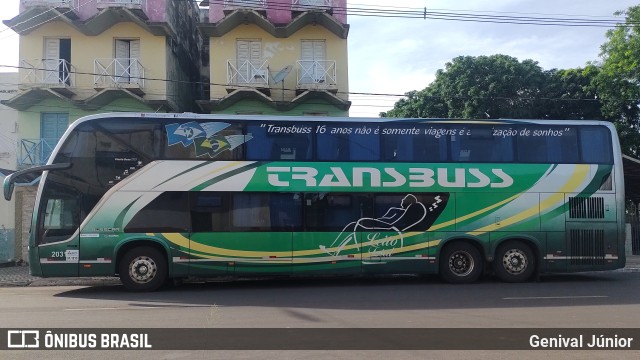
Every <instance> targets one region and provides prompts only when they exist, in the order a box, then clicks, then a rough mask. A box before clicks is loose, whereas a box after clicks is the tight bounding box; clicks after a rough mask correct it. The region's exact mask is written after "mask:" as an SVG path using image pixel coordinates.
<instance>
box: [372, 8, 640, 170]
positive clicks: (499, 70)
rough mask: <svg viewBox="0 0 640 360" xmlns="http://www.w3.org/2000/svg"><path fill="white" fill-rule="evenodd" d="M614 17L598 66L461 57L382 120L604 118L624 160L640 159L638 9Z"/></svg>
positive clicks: (396, 105) (502, 56) (398, 103)
mask: <svg viewBox="0 0 640 360" xmlns="http://www.w3.org/2000/svg"><path fill="white" fill-rule="evenodd" d="M620 14H624V15H625V18H626V20H625V23H624V24H621V25H619V26H617V27H616V28H615V29H612V30H609V31H608V32H607V41H606V42H605V43H604V44H603V45H602V47H601V57H602V62H601V63H600V64H597V63H588V64H586V66H585V67H584V68H579V69H568V70H558V69H552V70H543V69H542V68H540V66H539V65H538V63H537V62H535V61H533V60H524V61H518V60H517V59H515V58H513V57H510V56H507V55H492V56H478V57H473V56H460V57H456V58H454V59H453V60H452V61H451V62H448V63H447V64H446V65H445V68H444V69H440V70H438V71H437V73H436V78H435V80H434V81H433V82H432V83H431V84H429V86H427V87H426V88H424V89H423V90H420V91H411V92H408V93H406V94H405V95H406V97H405V98H403V99H401V100H400V101H398V102H397V103H396V104H395V106H394V108H393V109H391V110H389V111H387V112H383V113H380V116H382V117H422V118H426V117H432V118H491V119H496V118H512V119H526V118H531V119H602V120H607V121H611V122H613V123H614V124H615V125H616V128H617V130H618V134H619V136H620V140H621V145H622V151H623V152H624V153H625V154H628V155H631V156H636V157H637V156H640V26H638V24H639V23H640V5H639V6H633V7H630V8H628V9H627V10H626V11H624V12H622V13H620Z"/></svg>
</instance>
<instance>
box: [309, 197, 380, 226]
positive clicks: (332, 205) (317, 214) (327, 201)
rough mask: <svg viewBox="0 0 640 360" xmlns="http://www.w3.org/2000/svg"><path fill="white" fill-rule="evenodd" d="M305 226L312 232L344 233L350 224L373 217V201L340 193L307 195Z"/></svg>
mask: <svg viewBox="0 0 640 360" xmlns="http://www.w3.org/2000/svg"><path fill="white" fill-rule="evenodd" d="M304 205H305V225H306V229H307V230H312V231H343V230H344V229H345V227H348V225H349V224H353V223H356V222H357V221H358V220H360V219H361V218H364V217H370V216H371V213H370V212H371V205H372V204H371V199H370V198H369V197H367V196H365V195H358V194H340V193H307V194H305V204H304Z"/></svg>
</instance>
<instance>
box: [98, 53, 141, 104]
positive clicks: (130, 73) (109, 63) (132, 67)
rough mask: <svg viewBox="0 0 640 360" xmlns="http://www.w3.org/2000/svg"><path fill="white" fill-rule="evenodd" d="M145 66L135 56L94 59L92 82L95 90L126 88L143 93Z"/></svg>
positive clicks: (137, 93) (139, 94) (136, 92)
mask: <svg viewBox="0 0 640 360" xmlns="http://www.w3.org/2000/svg"><path fill="white" fill-rule="evenodd" d="M144 72H145V68H144V67H143V66H142V64H141V63H140V60H138V59H135V58H113V59H95V60H94V65H93V73H94V75H93V84H94V87H95V89H96V90H103V89H114V88H119V89H127V90H129V91H131V92H133V93H134V94H136V95H138V96H143V95H144Z"/></svg>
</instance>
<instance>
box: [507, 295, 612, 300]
mask: <svg viewBox="0 0 640 360" xmlns="http://www.w3.org/2000/svg"><path fill="white" fill-rule="evenodd" d="M608 297H609V296H607V295H586V296H530V297H506V298H502V300H546V299H596V298H608Z"/></svg>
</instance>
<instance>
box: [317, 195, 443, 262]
mask: <svg viewBox="0 0 640 360" xmlns="http://www.w3.org/2000/svg"><path fill="white" fill-rule="evenodd" d="M440 202H442V200H441V199H440V196H436V197H435V198H434V203H433V204H432V205H431V207H430V210H429V211H433V209H434V208H437V207H438V206H437V204H438V203H440ZM430 218H431V217H430ZM425 220H427V208H426V207H425V206H424V204H422V203H421V202H419V201H418V199H417V198H416V197H415V196H414V195H412V194H407V195H406V196H405V197H404V198H403V199H402V202H401V203H400V207H392V208H389V210H387V212H386V213H385V214H384V215H383V216H381V217H379V218H361V219H359V220H357V221H353V222H351V223H349V224H347V226H345V227H344V229H342V232H341V233H340V235H338V237H337V238H336V239H335V240H334V241H333V243H332V244H331V245H330V246H329V248H327V247H325V246H324V245H320V249H321V250H322V251H324V252H325V253H327V254H329V255H332V256H337V255H338V254H340V252H341V251H342V249H343V248H344V247H345V246H346V245H347V244H349V243H350V242H352V241H353V242H354V243H355V245H356V247H357V248H358V249H360V245H359V244H358V241H357V239H356V232H357V231H358V230H374V231H376V230H382V231H395V232H397V233H398V235H400V247H402V232H404V231H426V230H427V229H428V227H429V226H430V225H431V223H433V221H434V220H435V217H434V218H433V219H431V221H428V224H427V221H425Z"/></svg>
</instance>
